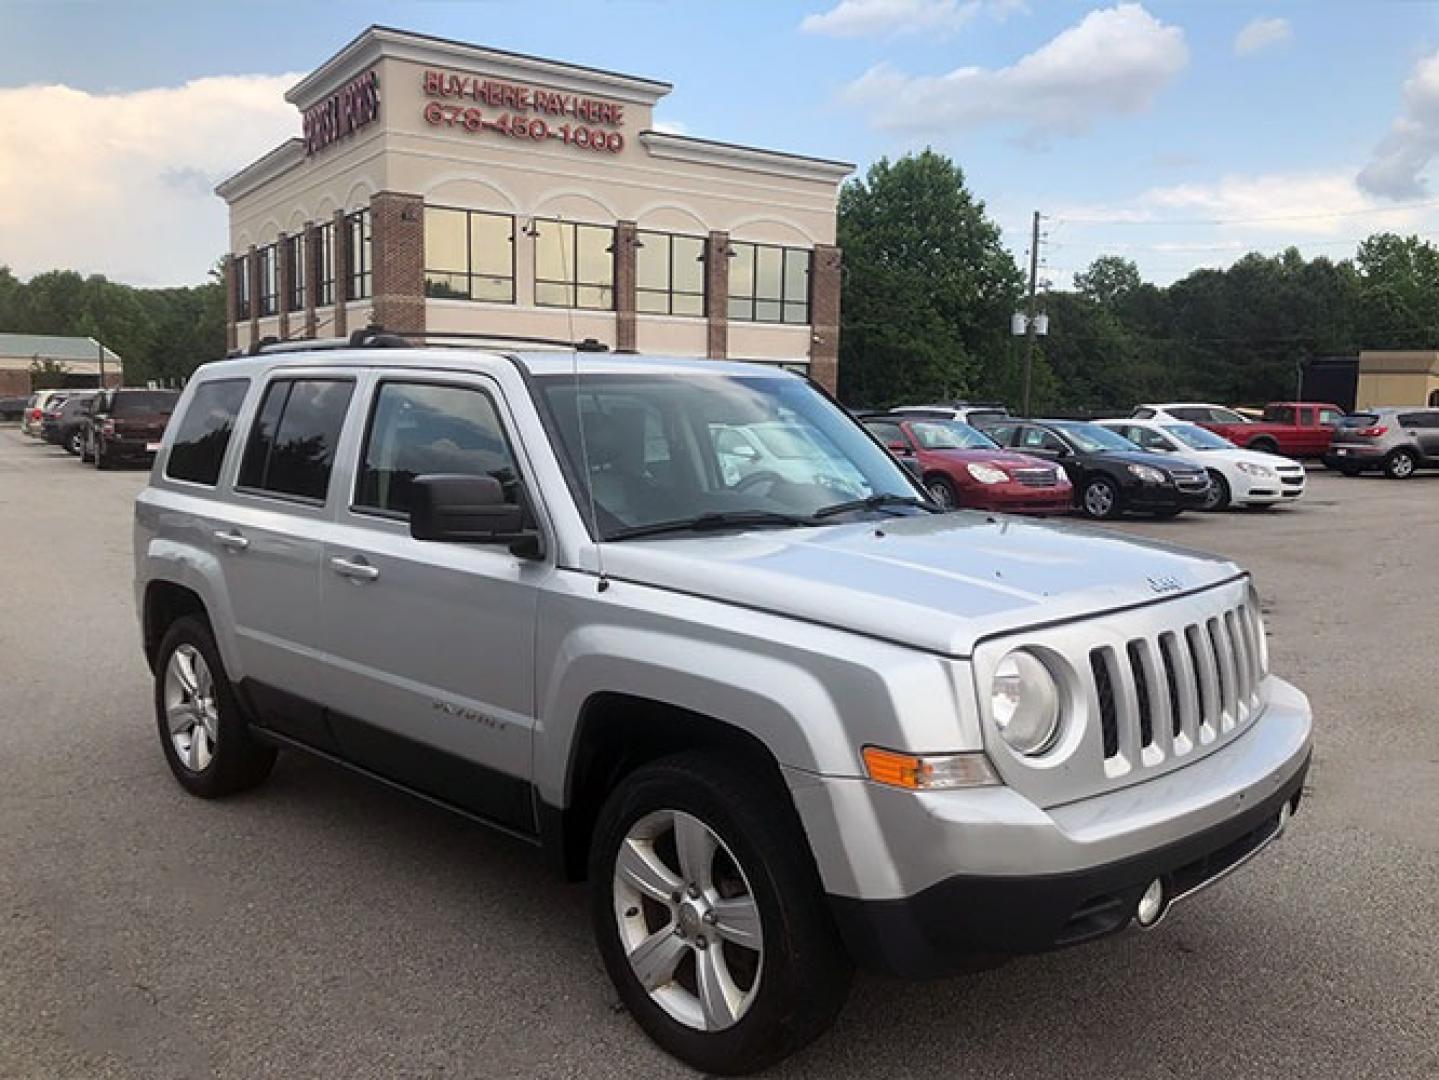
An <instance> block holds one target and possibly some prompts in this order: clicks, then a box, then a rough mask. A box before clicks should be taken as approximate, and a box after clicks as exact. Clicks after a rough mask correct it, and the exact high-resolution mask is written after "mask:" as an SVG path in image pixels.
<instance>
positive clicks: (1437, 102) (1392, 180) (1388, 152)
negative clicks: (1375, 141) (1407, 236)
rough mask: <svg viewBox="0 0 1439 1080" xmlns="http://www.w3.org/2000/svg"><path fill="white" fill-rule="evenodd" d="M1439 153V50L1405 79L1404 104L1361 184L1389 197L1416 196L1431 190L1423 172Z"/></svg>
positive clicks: (1374, 192) (1363, 173) (1426, 58)
mask: <svg viewBox="0 0 1439 1080" xmlns="http://www.w3.org/2000/svg"><path fill="white" fill-rule="evenodd" d="M1435 154H1439V52H1436V53H1434V54H1433V55H1431V56H1427V57H1425V58H1424V59H1422V60H1420V61H1419V63H1418V64H1417V65H1416V66H1415V68H1414V74H1412V75H1411V76H1409V79H1408V80H1407V81H1406V82H1405V83H1404V107H1403V109H1402V110H1401V111H1400V113H1399V117H1398V119H1396V120H1395V121H1394V124H1393V126H1392V127H1390V129H1389V134H1387V135H1386V136H1384V138H1383V139H1382V140H1381V141H1380V143H1379V145H1378V146H1377V147H1375V150H1374V156H1373V157H1372V158H1371V159H1370V161H1369V164H1368V165H1366V166H1364V168H1363V170H1361V171H1360V173H1359V186H1360V187H1362V188H1363V189H1364V190H1365V191H1367V192H1369V193H1370V194H1372V195H1379V196H1381V197H1383V198H1386V199H1416V198H1422V197H1423V196H1425V195H1427V194H1428V192H1429V186H1428V184H1427V183H1426V182H1425V180H1424V178H1423V176H1422V175H1421V174H1422V173H1423V172H1424V170H1425V169H1426V168H1428V167H1429V163H1430V162H1431V161H1432V160H1433V159H1434V156H1435Z"/></svg>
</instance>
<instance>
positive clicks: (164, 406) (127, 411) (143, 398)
mask: <svg viewBox="0 0 1439 1080" xmlns="http://www.w3.org/2000/svg"><path fill="white" fill-rule="evenodd" d="M179 400H180V392H179V391H178V390H126V391H124V392H123V393H118V394H116V395H115V398H114V400H113V401H112V402H111V407H110V415H111V416H139V415H140V414H141V413H165V414H169V413H170V412H172V411H174V408H175V402H177V401H179Z"/></svg>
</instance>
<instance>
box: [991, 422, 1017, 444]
mask: <svg viewBox="0 0 1439 1080" xmlns="http://www.w3.org/2000/svg"><path fill="white" fill-rule="evenodd" d="M1018 430H1019V425H1017V424H987V425H985V428H984V433H985V434H986V435H988V436H989V437H990V438H991V439H993V440H994V441H995V442H996V443H998V444H999V445H1000V446H1012V445H1013V444H1014V433H1015V432H1016V431H1018Z"/></svg>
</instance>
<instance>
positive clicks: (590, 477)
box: [530, 215, 618, 592]
mask: <svg viewBox="0 0 1439 1080" xmlns="http://www.w3.org/2000/svg"><path fill="white" fill-rule="evenodd" d="M555 223H556V224H557V225H558V226H559V229H558V230H557V231H558V233H559V242H560V272H561V273H562V274H563V275H564V279H565V288H566V289H571V290H573V291H572V292H570V293H569V294H568V295H567V296H566V300H568V301H569V302H568V303H566V304H565V318H566V320H567V322H568V324H569V328H570V341H571V342H577V341H579V338H578V336H577V335H576V334H575V305H576V304H578V303H579V299H580V277H579V250H578V249H579V244H580V231H579V227H578V226H577V225H575V224H574V223H573V222H570V223H568V224H569V226H570V229H571V233H570V235H571V236H573V237H574V240H575V249H576V251H575V278H574V283H573V284H571V283H570V262H569V251H568V245H566V244H565V230H564V226H565V224H566V222H565V219H564V218H563V217H561V216H559V215H556V216H555ZM530 224H531V227H532V228H534V230H535V241H536V244H537V245H538V242H539V228H538V227H537V226H535V224H534V219H531V221H530ZM616 239H618V231H617V232H616ZM570 373H571V375H572V376H573V378H574V384H575V427H576V429H577V430H578V431H579V436H580V474H581V475H582V476H583V477H584V478H585V495H586V496H587V497H588V502H589V506H590V533H591V535H593V536H594V538H595V569H596V570H597V571H598V572H599V576H600V580H599V591H600V592H604V591H605V590H606V589H608V588H609V587H610V579H609V578H608V577H606V576H605V544H604V539H603V538H602V537H601V536H600V517H599V511H598V510H597V509H596V508H595V478H594V474H593V473H591V472H590V447H589V440H588V439H587V438H586V436H585V416H584V413H583V412H581V410H580V350H579V348H578V347H577V346H575V345H571V347H570ZM595 406H596V408H598V407H599V403H598V402H596V403H595Z"/></svg>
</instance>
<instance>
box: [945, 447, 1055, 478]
mask: <svg viewBox="0 0 1439 1080" xmlns="http://www.w3.org/2000/svg"><path fill="white" fill-rule="evenodd" d="M925 453H926V454H932V455H933V456H935V457H937V458H940V459H941V460H944V461H953V462H954V463H956V464H958V465H968V464H969V463H971V462H984V463H985V464H986V465H1003V466H1005V467H1007V468H1010V469H1055V470H1058V471H1059V472H1060V473H1061V474H1063V472H1064V470H1063V469H1060V468H1059V465H1058V463H1056V462H1053V461H1049V460H1047V459H1045V458H1042V457H1035V456H1034V455H1032V454H1017V453H1015V452H1014V451H1013V450H982V449H981V450H926V451H925Z"/></svg>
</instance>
